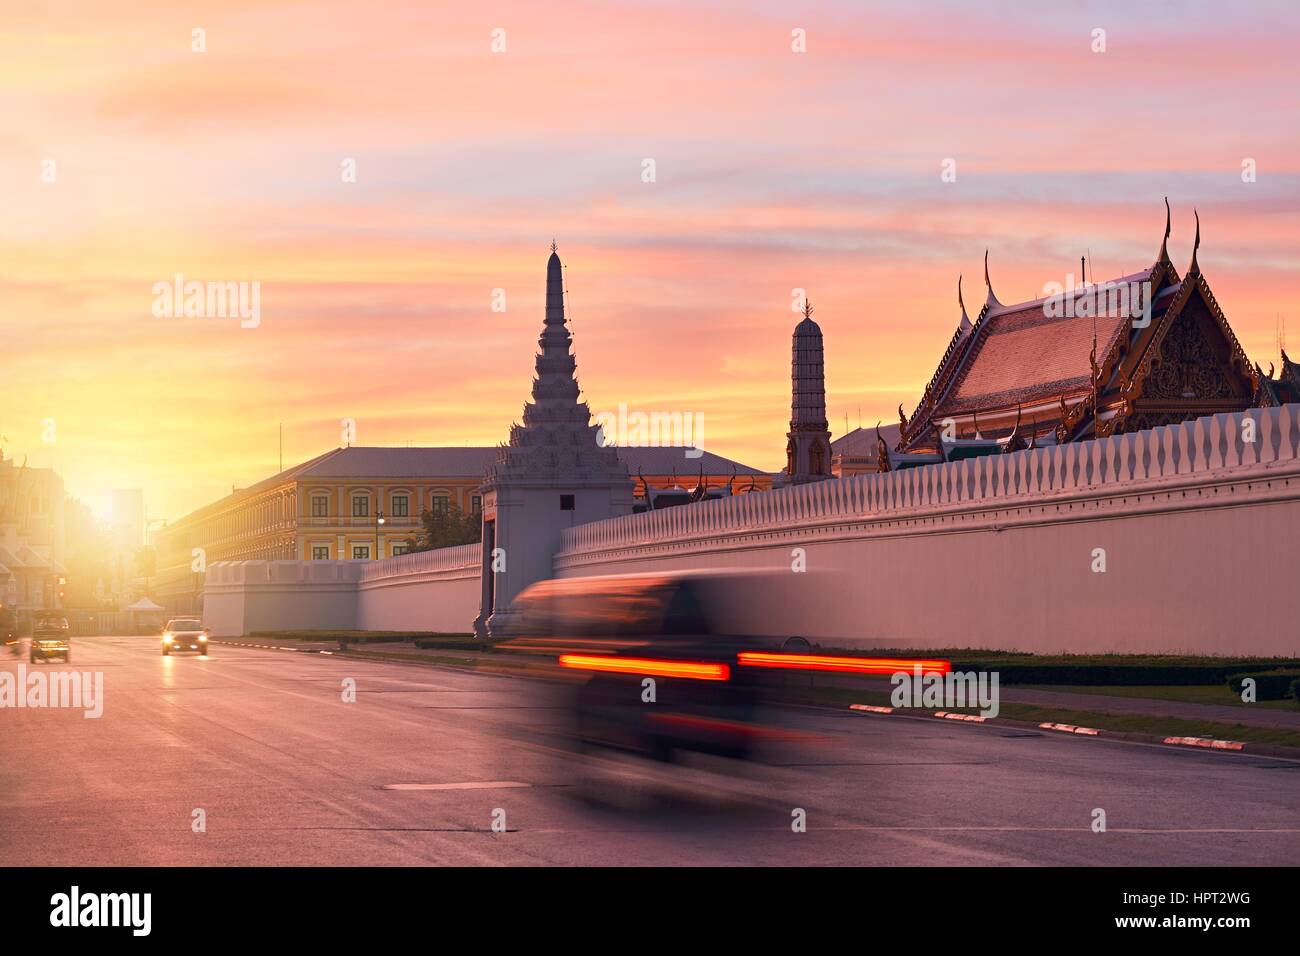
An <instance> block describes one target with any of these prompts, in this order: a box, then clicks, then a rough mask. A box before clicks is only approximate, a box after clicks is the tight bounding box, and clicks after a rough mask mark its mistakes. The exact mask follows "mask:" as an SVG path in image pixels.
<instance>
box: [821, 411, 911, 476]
mask: <svg viewBox="0 0 1300 956" xmlns="http://www.w3.org/2000/svg"><path fill="white" fill-rule="evenodd" d="M878 438H879V440H881V441H884V442H885V444H886V445H887V446H888V447H891V448H892V447H893V446H894V445H897V444H898V423H897V422H895V423H894V424H892V425H882V426H879V427H878V428H861V427H859V428H855V429H853V431H851V432H848V433H846V434H844V435H841V436H840V437H839V438H837V439H835V440H834V441H833V442H831V474H833V475H834V476H835V477H836V478H851V477H853V476H854V475H862V474H867V473H870V472H873V471H878V470H879V466H880V451H879V449H880V446H879V444H878V441H877V439H878Z"/></svg>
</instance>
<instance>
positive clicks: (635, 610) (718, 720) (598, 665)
mask: <svg viewBox="0 0 1300 956" xmlns="http://www.w3.org/2000/svg"><path fill="white" fill-rule="evenodd" d="M762 578H763V576H762V575H753V574H749V575H745V574H732V573H727V572H717V573H713V572H684V573H675V574H652V575H617V576H610V577H598V578H565V579H555V580H548V581H542V582H539V583H537V584H534V585H532V586H530V587H528V588H526V589H525V590H524V591H523V592H521V593H520V594H519V595H518V597H516V598H515V600H514V601H513V602H512V603H511V612H512V623H511V625H510V630H509V639H508V640H507V641H506V643H505V644H504V645H502V646H503V647H504V648H506V649H508V650H513V651H523V652H531V653H535V654H536V653H545V654H550V655H555V658H556V660H557V661H558V663H559V666H560V667H561V668H562V669H564V670H567V671H570V672H572V673H573V674H574V675H575V676H577V677H578V678H579V680H580V683H579V684H578V686H577V687H575V689H574V691H573V696H572V699H571V704H570V718H571V720H570V724H571V726H570V733H571V743H572V744H573V745H574V749H576V750H577V751H578V752H579V753H583V754H592V753H594V752H600V751H619V752H622V753H630V754H636V755H639V756H642V757H648V758H650V759H653V760H658V761H665V762H669V761H673V760H674V759H675V758H676V756H678V755H680V754H681V753H682V752H694V753H704V754H713V755H718V756H723V757H733V758H737V759H746V758H748V757H750V756H751V755H752V754H753V752H754V750H755V747H756V746H757V745H758V744H760V743H761V742H762V741H763V740H765V739H769V738H779V737H784V736H786V735H785V734H783V733H782V732H781V731H779V730H777V729H775V728H771V727H766V726H764V725H763V724H761V723H760V722H759V721H758V714H759V709H760V707H761V705H762V703H763V699H764V694H763V685H762V682H763V680H764V676H763V672H762V671H760V670H758V669H755V668H750V667H744V666H740V664H739V656H740V655H741V654H743V653H744V652H746V651H750V650H755V649H761V648H763V647H771V646H774V645H773V642H772V641H771V640H764V639H758V638H754V637H750V636H747V635H743V634H726V633H723V628H722V627H721V626H720V625H721V622H722V621H724V620H729V619H731V618H733V617H734V615H728V614H727V613H726V612H727V610H728V608H730V607H733V606H734V604H735V602H736V601H738V600H744V595H745V593H746V592H748V591H749V590H751V589H753V588H761V587H762ZM780 643H781V642H780V641H777V642H776V643H775V646H778V647H779V646H780Z"/></svg>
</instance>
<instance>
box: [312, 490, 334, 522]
mask: <svg viewBox="0 0 1300 956" xmlns="http://www.w3.org/2000/svg"><path fill="white" fill-rule="evenodd" d="M329 513H330V500H329V498H327V497H325V495H313V496H312V499H311V516H312V517H313V518H328V517H329Z"/></svg>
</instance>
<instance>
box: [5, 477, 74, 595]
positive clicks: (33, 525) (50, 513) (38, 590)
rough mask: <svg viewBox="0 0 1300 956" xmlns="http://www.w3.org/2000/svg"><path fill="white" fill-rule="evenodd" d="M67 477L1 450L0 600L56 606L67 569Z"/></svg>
mask: <svg viewBox="0 0 1300 956" xmlns="http://www.w3.org/2000/svg"><path fill="white" fill-rule="evenodd" d="M65 519H66V509H65V507H64V491H63V479H62V478H60V477H59V476H58V475H57V474H56V473H55V471H54V469H52V468H28V467H27V465H26V463H24V464H22V465H15V464H14V463H13V460H12V459H9V458H5V457H4V455H3V453H0V606H2V607H4V608H7V609H10V610H17V611H32V610H40V609H43V608H54V607H58V606H60V604H59V588H60V583H61V581H62V579H63V578H64V577H65V576H66V575H67V573H68V572H67V569H66V568H65V567H64V566H63V561H64V547H65V542H64V529H65Z"/></svg>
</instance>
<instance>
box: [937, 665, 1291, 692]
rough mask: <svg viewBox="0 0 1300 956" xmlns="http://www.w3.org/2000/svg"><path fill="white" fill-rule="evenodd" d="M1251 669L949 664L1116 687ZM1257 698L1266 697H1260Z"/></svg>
mask: <svg viewBox="0 0 1300 956" xmlns="http://www.w3.org/2000/svg"><path fill="white" fill-rule="evenodd" d="M1252 666H1254V667H1258V664H1255V663H1254V662H1249V661H1225V662H1223V663H1219V662H1215V663H1213V664H1091V663H1089V664H1020V663H1006V664H1003V663H1001V662H999V661H997V660H996V659H994V660H989V659H974V660H970V661H958V660H953V662H952V669H953V670H956V671H970V670H974V671H997V672H998V680H999V682H1000V683H1003V684H1066V685H1069V684H1074V685H1076V686H1084V685H1107V684H1109V685H1112V686H1119V687H1125V686H1127V687H1141V686H1159V687H1172V686H1187V685H1202V686H1208V685H1213V684H1222V683H1223V682H1224V681H1226V680H1228V679H1229V678H1231V677H1233V676H1236V675H1240V674H1244V673H1246V670H1245V669H1246V668H1249V667H1252ZM1255 673H1258V672H1252V673H1251V676H1255ZM1295 676H1296V674H1295V673H1292V674H1291V675H1290V677H1289V678H1288V680H1287V685H1286V686H1290V681H1291V680H1293V679H1294V678H1295ZM1285 689H1286V687H1284V688H1283V690H1284V691H1285ZM1260 699H1261V700H1263V699H1265V698H1264V697H1263V696H1262V695H1261V696H1260ZM1269 699H1272V698H1269Z"/></svg>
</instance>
